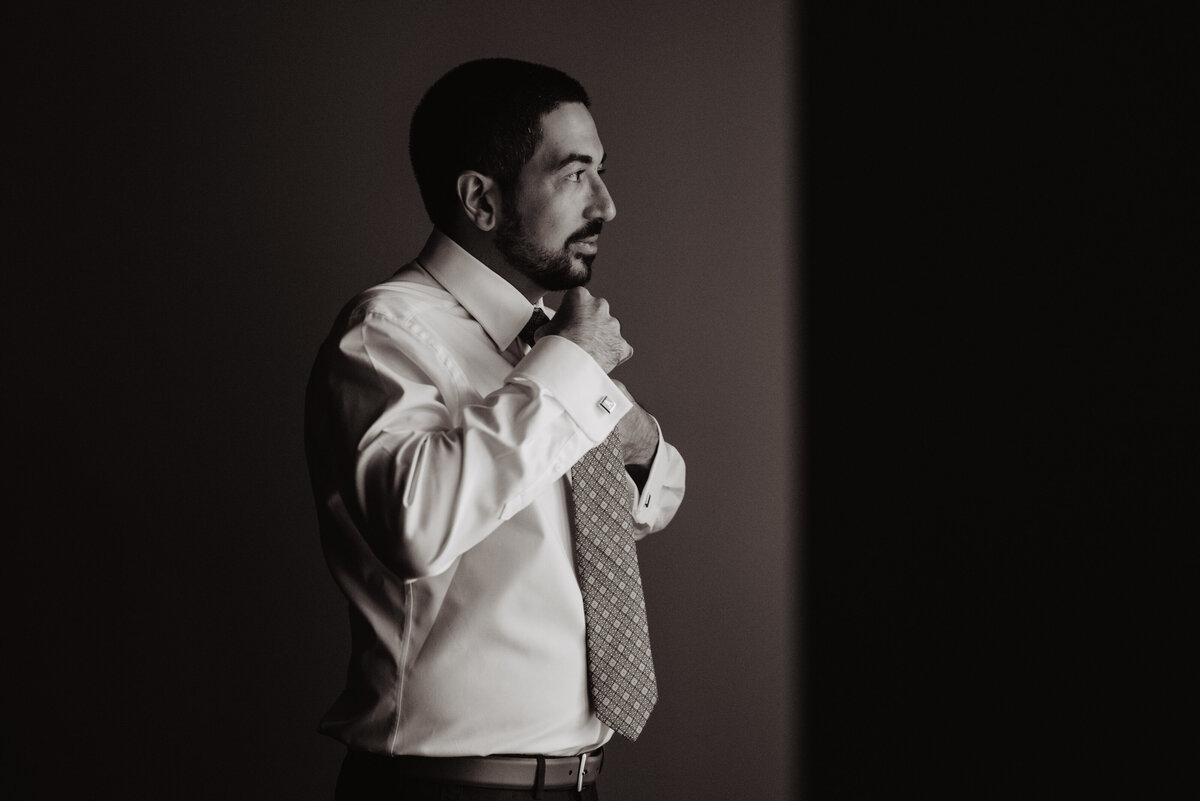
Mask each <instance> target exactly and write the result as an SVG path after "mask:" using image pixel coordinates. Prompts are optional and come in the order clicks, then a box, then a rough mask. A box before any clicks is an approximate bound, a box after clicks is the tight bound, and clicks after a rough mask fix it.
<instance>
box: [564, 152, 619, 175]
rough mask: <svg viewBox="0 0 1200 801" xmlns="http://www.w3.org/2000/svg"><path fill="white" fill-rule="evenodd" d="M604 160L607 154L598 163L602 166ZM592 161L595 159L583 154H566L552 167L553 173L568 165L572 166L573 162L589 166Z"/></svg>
mask: <svg viewBox="0 0 1200 801" xmlns="http://www.w3.org/2000/svg"><path fill="white" fill-rule="evenodd" d="M606 158H608V154H607V153H605V154H604V155H603V156H601V157H600V163H601V164H603V163H604V160H605V159H606ZM594 160H595V159H593V158H592V157H591V156H588V155H585V154H583V153H568V154H567V155H566V156H564V157H563V158H562V159H561V160H560V161H559V162H558V163H557V164H555V165H554V169H555V171H558V170H561V169H562V168H563V167H565V166H567V165H568V164H573V163H575V162H579V163H580V164H591V163H592V162H593V161H594Z"/></svg>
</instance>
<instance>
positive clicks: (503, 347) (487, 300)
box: [306, 59, 684, 798]
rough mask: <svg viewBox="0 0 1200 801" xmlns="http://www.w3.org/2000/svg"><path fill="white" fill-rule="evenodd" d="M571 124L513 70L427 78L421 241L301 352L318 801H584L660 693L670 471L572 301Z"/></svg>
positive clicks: (554, 85) (585, 274) (548, 81)
mask: <svg viewBox="0 0 1200 801" xmlns="http://www.w3.org/2000/svg"><path fill="white" fill-rule="evenodd" d="M588 107H589V100H588V96H587V94H586V93H585V91H584V90H583V88H582V87H581V86H580V85H579V84H578V83H577V82H576V81H575V80H573V79H572V78H570V77H568V76H566V75H564V74H563V73H561V72H559V71H558V70H554V69H551V68H549V67H544V66H540V65H535V64H528V63H524V62H520V61H513V60H508V59H487V60H482V61H474V62H470V63H467V64H464V65H462V66H460V67H458V68H456V69H454V70H451V71H450V72H449V73H448V74H446V75H445V76H444V77H443V78H441V79H440V80H439V81H438V82H437V83H435V84H434V86H433V87H432V88H431V89H430V90H429V91H428V93H427V94H426V95H425V97H424V98H423V99H422V101H421V103H420V104H419V106H418V108H417V110H416V112H415V114H414V116H413V121H412V127H411V131H410V154H411V157H412V161H413V167H414V170H415V172H416V176H417V181H418V184H419V185H420V189H421V196H422V199H423V201H424V203H425V207H426V210H427V211H428V213H429V216H430V218H431V219H432V221H433V224H434V226H435V230H434V231H433V233H432V235H431V236H430V237H429V240H428V242H427V244H426V245H425V247H424V249H423V250H422V252H421V254H420V255H419V256H418V257H417V259H416V260H415V261H413V262H412V263H410V264H408V265H406V266H405V267H403V268H401V269H400V270H399V271H398V272H397V273H396V274H395V275H394V276H393V277H392V278H391V279H390V280H388V281H385V282H384V283H382V284H379V285H378V286H375V287H373V288H371V289H369V290H367V291H366V292H364V293H363V294H361V295H360V296H359V297H357V298H355V299H354V300H353V301H351V302H350V304H349V305H348V306H347V307H346V308H345V309H344V310H343V312H342V314H341V315H340V317H339V319H338V321H337V323H336V324H335V325H334V328H333V331H332V333H331V334H330V336H329V338H328V340H327V341H326V342H325V344H324V345H323V346H322V349H321V352H320V355H319V356H318V358H317V362H316V365H315V367H314V370H313V374H312V378H311V381H310V383H309V394H308V405H307V424H306V425H307V432H306V433H307V444H308V455H309V469H310V472H311V475H312V481H313V489H314V492H315V494H316V500H317V507H318V513H319V517H320V523H321V535H322V544H323V547H324V549H325V554H326V559H327V561H328V564H329V567H330V570H331V572H332V573H333V576H334V579H335V581H336V582H337V584H338V586H339V587H340V588H341V590H342V592H343V593H344V594H345V595H346V597H347V599H348V600H349V608H350V625H351V633H352V645H351V649H352V656H351V662H350V667H349V671H348V677H347V685H346V689H345V691H344V692H343V693H342V695H341V697H340V698H339V699H338V700H337V702H336V703H335V704H334V706H333V708H332V709H331V710H330V711H329V712H328V714H327V715H326V717H325V718H324V720H323V721H322V724H321V730H322V731H323V732H324V733H326V734H329V735H331V736H333V737H335V738H337V739H338V740H340V741H342V742H343V743H345V744H346V746H347V748H348V754H347V757H346V761H345V763H344V764H343V767H342V772H341V775H340V776H339V780H338V797H339V798H376V797H378V798H384V797H387V798H435V797H436V798H441V797H444V796H443V795H440V793H443V792H445V791H446V788H447V787H453V788H454V791H453V792H454V793H455V795H454V797H456V798H457V797H470V798H476V797H479V798H513V797H526V798H527V797H530V795H531V794H532V795H533V796H535V797H543V798H555V797H562V798H580V797H582V798H596V797H597V795H596V788H595V778H596V775H597V773H598V772H599V768H600V765H601V761H602V758H603V753H602V746H603V745H604V743H605V742H607V741H608V739H609V738H610V737H611V736H612V734H613V731H614V730H618V731H620V732H621V733H622V734H624V735H625V736H627V737H630V738H636V737H637V735H638V733H639V732H640V731H641V727H642V726H643V725H644V723H645V719H646V717H647V716H648V713H649V710H650V708H651V707H653V705H654V702H655V700H656V698H657V690H656V685H655V679H654V675H653V665H652V662H651V659H650V653H649V650H648V640H647V638H646V626H645V613H644V602H643V600H642V591H641V584H640V579H639V575H638V569H637V558H636V552H635V551H634V550H633V548H632V541H633V539H635V538H640V537H641V536H644V535H645V534H647V533H649V532H652V531H657V530H659V529H661V528H662V527H663V526H665V525H666V524H667V523H668V522H669V521H670V519H671V518H672V516H673V515H674V514H675V510H676V509H677V508H678V506H679V503H680V501H681V499H682V497H683V487H684V465H683V460H682V459H681V457H680V456H679V454H678V452H677V451H676V450H675V449H674V448H673V447H671V445H669V444H667V443H666V442H665V441H663V440H662V439H661V435H660V430H659V427H658V424H657V422H656V421H655V420H654V418H652V417H651V416H650V415H649V414H647V413H646V412H645V411H644V410H643V409H642V408H641V407H640V406H638V405H637V403H636V402H634V401H633V399H632V396H631V395H630V394H629V393H628V391H627V390H626V389H625V388H624V386H623V385H621V384H620V383H619V382H617V381H615V380H613V379H611V378H610V377H609V376H608V373H610V372H611V371H612V370H613V369H614V368H615V367H616V366H617V365H619V364H621V363H622V362H623V361H625V360H626V359H628V358H629V357H630V356H631V355H632V349H631V348H630V347H629V345H628V343H626V342H625V340H624V339H623V338H622V337H621V333H620V325H619V324H618V322H617V320H616V319H615V318H614V317H613V316H612V315H611V314H610V312H609V309H608V305H607V303H606V302H605V301H604V300H602V299H599V298H596V297H594V296H592V295H591V294H590V293H588V291H587V290H586V289H584V288H583V285H584V284H585V283H587V281H588V279H589V277H590V275H591V270H592V264H593V261H594V259H595V258H596V255H597V252H598V250H599V236H600V232H601V229H602V228H603V225H604V223H605V222H608V221H610V220H612V219H613V216H614V215H615V213H616V208H615V206H614V205H613V200H612V197H611V196H610V195H609V193H608V190H607V188H606V187H605V185H604V180H603V178H602V174H603V172H604V160H605V154H604V150H603V148H602V146H601V143H600V139H599V136H598V134H597V132H596V127H595V124H594V122H593V120H592V117H591V115H590V113H589V112H588ZM557 290H565V294H564V296H563V299H562V302H561V304H560V306H559V309H558V312H557V314H553V315H551V312H550V311H549V310H548V309H546V308H545V307H544V306H543V305H542V298H543V296H544V295H545V293H546V292H548V291H557ZM542 315H545V316H542ZM550 316H552V317H553V319H552V320H550V321H549V322H547V318H549V317H550ZM514 793H515V795H514Z"/></svg>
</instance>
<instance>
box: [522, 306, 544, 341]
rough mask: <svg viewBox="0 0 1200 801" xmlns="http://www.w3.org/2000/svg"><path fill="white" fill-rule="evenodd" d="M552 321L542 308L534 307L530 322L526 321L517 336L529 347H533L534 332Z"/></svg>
mask: <svg viewBox="0 0 1200 801" xmlns="http://www.w3.org/2000/svg"><path fill="white" fill-rule="evenodd" d="M548 322H550V318H549V317H547V316H546V313H545V312H544V311H542V310H541V309H540V308H538V307H537V306H535V307H534V308H533V315H532V316H531V317H530V318H529V322H527V323H525V327H524V328H522V329H521V333H520V334H517V337H518V338H519V339H520V340H521V341H522V342H524V343H525V344H526V345H528V346H529V347H531V348H532V347H533V334H534V332H535V331H537V330H538V329H539V328H541V327H542V326H543V325H545V324H546V323H548Z"/></svg>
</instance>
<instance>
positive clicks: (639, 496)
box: [629, 413, 670, 526]
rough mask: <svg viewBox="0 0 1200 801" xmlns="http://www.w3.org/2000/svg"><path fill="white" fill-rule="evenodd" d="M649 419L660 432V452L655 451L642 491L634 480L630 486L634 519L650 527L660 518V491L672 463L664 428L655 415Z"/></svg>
mask: <svg viewBox="0 0 1200 801" xmlns="http://www.w3.org/2000/svg"><path fill="white" fill-rule="evenodd" d="M647 414H649V413H647ZM649 417H650V419H651V420H653V421H654V428H655V429H656V430H657V431H658V450H657V451H655V453H654V458H653V459H651V460H650V472H648V473H647V474H646V481H645V482H644V483H643V484H642V491H641V492H638V491H637V485H636V484H634V483H633V479H630V480H629V483H630V485H631V486H632V487H633V488H634V498H633V519H634V521H635V522H636V523H638V524H640V525H643V526H648V525H650V524H651V523H653V522H654V521H655V519H657V517H658V507H659V496H660V495H661V494H662V493H660V492H659V491H658V490H659V489H661V488H662V482H663V472H664V471H665V470H666V464H667V462H669V461H670V456H669V455H668V454H667V448H669V447H670V446H669V445H667V442H666V440H664V439H663V435H662V427H661V426H659V424H658V419H657V418H655V416H654V415H652V414H651V415H649Z"/></svg>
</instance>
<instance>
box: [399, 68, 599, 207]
mask: <svg viewBox="0 0 1200 801" xmlns="http://www.w3.org/2000/svg"><path fill="white" fill-rule="evenodd" d="M563 103H582V104H583V105H585V106H590V105H591V101H590V100H589V99H588V95H587V92H586V91H584V89H583V87H582V86H581V85H580V84H579V82H578V81H576V80H575V79H574V78H572V77H570V76H569V75H567V74H566V73H563V72H560V71H559V70H556V69H554V68H553V67H547V66H543V65H541V64H531V63H529V62H527V61H517V60H516V59H511V58H484V59H479V60H477V61H468V62H467V63H466V64H462V65H460V66H457V67H455V68H454V69H452V70H450V71H449V72H448V73H446V74H445V75H443V76H442V77H441V78H439V79H438V81H437V82H436V83H435V84H434V85H433V86H431V87H430V88H429V91H428V92H426V93H425V96H424V97H423V98H421V102H420V103H419V104H417V110H416V111H415V112H414V113H413V118H412V125H411V127H410V128H409V135H408V155H409V158H411V159H412V165H413V172H414V173H415V174H416V176H417V185H418V186H419V187H420V189H421V200H423V201H424V203H425V211H426V212H428V214H429V219H430V220H432V221H433V224H434V225H436V226H438V227H439V228H443V229H445V228H446V227H447V226H448V225H449V223H450V222H451V221H452V219H453V214H454V209H455V207H456V206H457V204H458V194H457V189H456V187H455V182H456V181H457V180H458V176H459V175H461V174H462V173H463V172H465V171H466V170H475V171H476V172H479V173H482V174H483V175H486V176H488V177H490V178H492V179H493V180H494V181H496V182H497V183H498V184H499V185H500V188H501V189H502V190H504V191H508V190H510V189H511V188H512V187H513V186H514V185H515V183H516V179H517V176H518V175H519V174H520V171H521V167H523V166H524V165H525V163H526V162H528V161H529V160H530V159H531V158H533V153H534V151H535V150H537V146H538V145H539V144H540V143H541V140H542V124H541V120H542V116H543V115H545V114H547V113H549V112H551V111H553V110H554V109H556V108H557V107H558V106H560V105H562V104H563Z"/></svg>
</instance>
